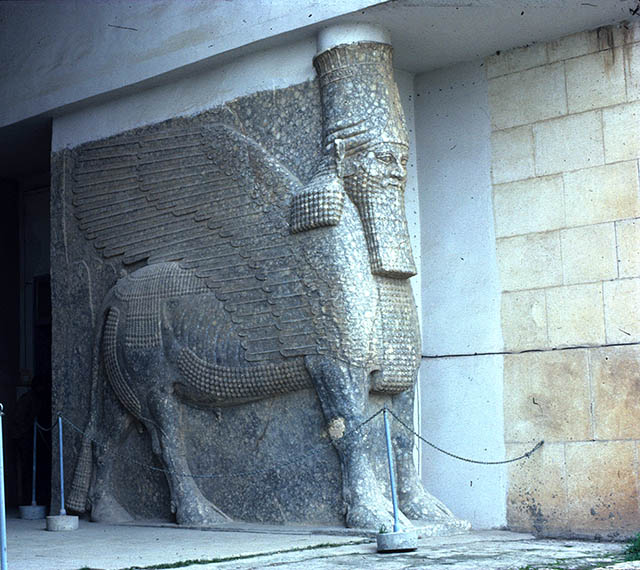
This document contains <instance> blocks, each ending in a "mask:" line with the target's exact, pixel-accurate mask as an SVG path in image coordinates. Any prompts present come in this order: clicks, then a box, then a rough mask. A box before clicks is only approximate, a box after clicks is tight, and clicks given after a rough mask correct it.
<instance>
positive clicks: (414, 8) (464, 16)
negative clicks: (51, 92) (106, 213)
mask: <svg viewBox="0 0 640 570" xmlns="http://www.w3.org/2000/svg"><path fill="white" fill-rule="evenodd" d="M261 1H262V0H261ZM264 1H267V0H264ZM269 1H272V0H269ZM278 1H281V0H278ZM291 2H292V6H293V5H295V4H294V3H293V0H291ZM308 3H309V2H307V4H308ZM311 3H312V4H313V2H311ZM346 4H347V5H350V6H351V9H353V6H354V4H360V5H362V4H365V5H366V4H367V2H355V1H351V2H346ZM347 9H349V8H347ZM636 13H637V14H639V15H640V0H547V1H543V0H389V1H387V2H381V3H376V2H371V3H370V6H369V7H368V8H363V9H359V10H357V11H355V12H351V13H348V14H344V15H342V16H338V17H335V18H331V19H329V20H327V19H325V20H321V21H316V22H314V23H313V24H311V25H308V26H302V27H298V28H296V29H293V30H291V31H289V32H287V33H282V34H279V35H277V36H274V37H271V38H267V39H265V40H262V41H257V42H255V43H252V44H248V45H245V46H244V47H242V48H239V49H232V50H230V51H229V52H227V53H220V54H219V55H218V56H217V57H215V58H212V59H211V60H208V61H202V62H201V63H202V64H206V65H211V64H214V65H219V64H221V63H223V62H224V61H225V60H228V59H230V58H233V57H237V56H238V55H241V54H242V53H247V52H251V51H257V50H261V49H265V48H266V47H269V46H271V45H275V44H279V43H284V42H288V41H291V40H292V39H300V38H303V37H310V36H311V35H314V34H316V33H317V31H318V30H319V29H320V28H321V27H323V26H327V25H330V24H333V23H353V22H368V23H373V24H378V25H381V26H383V27H385V28H387V29H388V30H389V32H390V33H391V38H392V42H393V45H394V49H395V65H396V66H397V67H398V68H400V69H404V70H406V71H409V72H412V73H420V72H424V71H429V70H432V69H436V68H440V67H446V66H448V65H451V64H454V63H457V62H462V61H469V60H473V59H477V58H481V57H485V56H488V55H491V54H493V53H495V52H496V51H498V50H502V51H504V50H508V49H510V48H513V47H518V46H524V45H528V44H531V43H534V42H545V41H550V40H554V39H557V38H560V37H563V36H566V35H569V34H572V33H575V32H579V31H583V30H591V29H595V28H598V27H600V26H605V25H609V24H618V23H620V22H623V21H630V22H633V21H634V20H637V19H638V17H639V16H638V15H636ZM188 67H189V66H187V67H185V68H184V69H185V70H186V69H187V68H188ZM179 72H180V70H176V73H179ZM167 79H169V77H168V76H165V80H167ZM105 96H106V97H108V96H109V94H106V95H105ZM112 96H115V93H112ZM50 125H51V123H50V115H49V114H43V115H40V116H38V117H33V119H30V120H25V121H21V122H20V123H17V124H15V126H14V127H5V128H3V129H0V176H3V177H14V176H17V175H18V174H20V173H23V172H33V171H36V170H45V169H46V168H47V167H48V158H49V156H48V155H49V148H50V137H51V126H50Z"/></svg>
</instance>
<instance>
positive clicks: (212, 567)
mask: <svg viewBox="0 0 640 570" xmlns="http://www.w3.org/2000/svg"><path fill="white" fill-rule="evenodd" d="M7 523H8V524H7V528H8V532H7V536H8V559H9V569H10V570H78V569H80V568H91V569H100V570H122V569H130V568H132V567H135V568H144V567H147V568H148V567H150V566H153V565H163V564H175V563H181V564H182V565H181V566H180V567H181V568H188V569H190V570H231V569H234V570H253V569H256V570H257V569H263V568H291V569H293V570H296V569H299V570H311V569H314V570H315V569H318V570H323V569H330V568H332V569H333V568H344V569H347V570H348V569H358V570H361V569H363V568H366V569H367V570H375V569H377V568H380V569H382V568H384V569H385V570H399V569H405V568H429V569H432V570H445V569H446V570H472V569H473V570H475V569H488V570H519V569H524V568H526V569H527V570H533V569H536V570H538V569H540V570H542V569H553V570H556V569H558V568H562V569H567V570H578V569H579V570H586V569H594V568H607V569H611V570H631V569H635V570H640V562H634V563H622V564H619V563H618V564H614V562H616V561H617V560H620V559H621V553H622V551H623V550H624V548H625V545H624V544H620V543H611V542H587V541H576V540H542V539H536V538H535V537H534V536H532V535H529V534H518V533H512V532H506V531H472V532H467V533H463V534H458V535H453V536H436V537H428V538H422V539H420V540H419V546H418V550H417V551H416V552H410V553H402V554H378V553H377V552H376V547H375V541H373V540H372V538H371V537H367V536H362V535H361V536H358V535H357V534H354V533H344V532H342V531H341V529H313V528H308V527H263V526H260V525H242V524H238V523H233V524H230V525H228V526H227V527H224V528H223V527H216V529H215V530H196V529H184V528H180V527H177V526H176V525H166V524H163V525H156V526H142V525H133V526H132V525H122V526H115V525H105V524H99V523H90V522H87V521H80V528H79V529H78V530H77V531H70V532H47V531H46V530H44V528H45V523H44V521H26V520H21V519H15V518H11V519H9V520H8V521H7ZM611 556H616V557H617V559H612V558H610V557H611ZM608 557H609V558H608ZM196 561H198V562H197V563H196Z"/></svg>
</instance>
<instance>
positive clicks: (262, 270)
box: [72, 124, 318, 361]
mask: <svg viewBox="0 0 640 570" xmlns="http://www.w3.org/2000/svg"><path fill="white" fill-rule="evenodd" d="M73 160H74V164H73V166H72V168H73V172H74V178H73V185H74V188H73V204H74V213H75V215H76V217H77V219H78V221H79V225H80V228H81V230H82V231H83V232H84V234H85V236H86V237H87V238H88V239H90V240H92V241H93V243H94V245H95V247H96V248H97V249H98V251H100V252H101V253H102V255H103V256H104V257H105V258H113V257H116V258H120V259H121V260H122V262H123V263H124V264H132V263H136V262H145V261H146V262H147V263H149V264H153V263H161V262H165V261H176V262H179V264H180V265H181V266H182V267H183V268H184V269H190V270H193V272H194V273H195V275H197V276H198V277H199V278H200V279H202V280H203V281H204V283H206V285H207V286H208V287H209V288H210V289H211V290H212V291H214V292H215V294H216V296H217V298H218V299H219V300H220V301H221V302H222V303H223V305H224V308H225V309H226V311H227V313H228V314H229V315H230V318H231V320H232V322H233V323H234V324H235V330H236V331H237V334H238V335H239V336H240V337H241V342H242V345H243V347H244V348H245V349H246V352H245V356H246V358H247V360H249V361H268V360H274V359H279V358H280V357H281V356H295V355H303V354H311V353H314V352H316V351H317V340H318V338H317V337H318V335H317V334H315V332H314V329H313V308H312V295H310V294H309V291H308V290H307V288H306V287H307V285H305V283H307V284H308V281H309V280H308V279H306V278H305V276H303V275H301V274H300V269H299V267H298V266H297V254H296V252H295V251H294V249H293V248H294V246H293V242H292V239H291V236H290V234H289V224H288V205H289V200H290V197H291V195H292V193H293V192H294V191H295V190H296V189H297V188H299V186H300V183H299V181H298V180H297V179H296V178H295V177H294V176H293V175H292V174H291V173H290V172H289V171H288V170H287V169H286V168H284V167H283V166H282V165H280V164H279V163H277V162H276V161H275V160H273V159H272V158H271V157H270V156H269V155H267V153H266V152H265V151H264V150H263V149H262V147H260V146H259V145H257V144H256V143H255V142H254V141H252V140H251V139H249V138H247V137H245V136H244V135H242V134H240V133H238V132H237V131H235V130H233V129H231V128H229V127H228V126H226V125H222V124H216V125H211V126H207V127H202V126H192V127H188V126H186V127H185V126H177V127H166V128H164V129H163V130H157V131H155V132H150V133H147V134H144V135H136V136H131V135H123V136H121V137H116V138H113V139H110V140H107V141H102V142H99V143H92V144H89V145H86V146H84V147H82V148H81V149H79V150H78V151H76V152H75V153H74V156H73Z"/></svg>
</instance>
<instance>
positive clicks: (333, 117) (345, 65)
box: [313, 42, 408, 156]
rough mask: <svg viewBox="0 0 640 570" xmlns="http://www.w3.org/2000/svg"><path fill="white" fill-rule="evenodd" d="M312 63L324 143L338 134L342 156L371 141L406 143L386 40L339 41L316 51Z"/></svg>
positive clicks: (332, 139)
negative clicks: (342, 43) (318, 85)
mask: <svg viewBox="0 0 640 570" xmlns="http://www.w3.org/2000/svg"><path fill="white" fill-rule="evenodd" d="M313 64H314V66H315V68H316V71H317V73H318V77H319V80H320V90H321V95H322V108H323V118H324V141H325V145H326V146H327V147H329V146H330V145H331V144H332V143H333V142H334V141H335V140H336V139H341V140H343V141H344V150H345V155H346V156H348V155H350V154H353V153H355V152H358V151H360V150H364V148H366V147H367V146H368V145H369V144H371V143H374V142H375V143H377V142H394V143H401V144H404V145H407V146H408V137H407V132H406V128H405V124H404V114H403V112H402V107H401V106H400V96H399V94H398V88H397V87H396V84H395V82H394V80H393V66H392V48H391V46H390V45H388V44H383V43H378V42H358V43H353V44H347V45H339V46H336V47H333V48H331V49H328V50H326V51H324V52H322V53H320V54H318V55H317V56H316V57H315V58H314V60H313Z"/></svg>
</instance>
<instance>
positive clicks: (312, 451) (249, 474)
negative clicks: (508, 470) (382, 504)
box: [36, 406, 544, 479]
mask: <svg viewBox="0 0 640 570" xmlns="http://www.w3.org/2000/svg"><path fill="white" fill-rule="evenodd" d="M385 409H386V410H387V411H388V412H389V414H390V415H391V416H392V417H393V419H394V420H395V421H397V422H398V423H399V424H400V425H401V426H402V427H403V428H404V429H405V430H407V431H408V432H409V433H411V434H412V435H414V436H415V437H417V438H418V439H419V440H421V441H423V442H424V443H426V444H427V445H429V446H430V447H432V448H433V449H435V450H437V451H439V452H440V453H444V454H445V455H448V456H449V457H453V458H454V459H458V460H460V461H466V462H467V463H476V464H480V465H502V464H505V463H513V462H515V461H520V460H522V459H527V458H528V457H530V456H531V455H532V454H533V453H534V452H535V451H537V450H538V449H539V448H540V447H541V446H542V444H543V443H544V441H540V442H539V443H538V444H537V445H536V446H535V447H534V448H533V449H531V450H530V451H528V452H527V453H524V454H523V455H520V456H519V457H514V458H512V459H507V460H504V461H480V460H476V459H469V458H466V457H462V456H460V455H456V454H454V453H451V452H449V451H446V450H444V449H442V448H441V447H438V446H437V445H435V444H434V443H431V442H430V441H428V440H427V439H425V438H424V437H422V436H421V435H420V434H419V433H417V432H416V431H414V430H413V429H412V428H411V427H409V426H408V425H407V424H406V423H405V422H403V421H402V420H401V419H400V418H399V417H398V416H397V415H396V414H395V413H394V412H393V411H392V410H390V409H389V408H387V407H386V406H385V407H383V408H380V409H379V410H378V411H377V412H375V413H374V414H372V415H371V416H369V417H368V418H367V419H366V420H364V421H363V422H362V423H361V424H359V425H358V426H357V427H355V428H354V429H352V430H350V431H349V432H347V433H345V435H344V436H343V437H342V438H340V441H345V440H348V439H350V438H353V437H355V436H356V435H357V434H358V433H359V432H360V431H362V430H363V429H364V428H366V431H367V432H368V431H369V430H370V429H371V425H369V424H370V423H371V422H372V421H373V420H374V419H375V418H377V417H378V416H379V415H380V414H382V413H383V412H384V410H385ZM60 417H61V418H62V420H63V421H64V422H65V423H66V424H68V425H69V426H71V428H72V429H74V430H75V431H76V432H78V433H79V434H81V435H83V436H85V435H86V432H85V431H84V430H82V429H81V428H80V427H78V426H77V425H76V424H74V423H73V422H72V421H71V420H70V419H68V418H66V417H64V416H62V415H61V416H60ZM56 423H57V421H56V422H54V423H53V425H52V426H51V427H50V428H46V427H44V426H41V425H40V424H39V423H38V422H36V425H37V427H38V428H39V429H40V430H43V431H50V430H51V429H53V427H55V425H56ZM89 440H90V441H91V442H92V443H94V444H96V445H97V446H98V447H100V448H102V449H103V450H105V453H107V454H109V455H113V456H116V457H120V458H122V459H124V460H125V461H128V462H129V463H133V464H134V465H137V466H139V467H143V468H145V469H148V470H150V471H155V472H160V473H165V474H174V475H176V476H178V477H191V478H193V479H219V478H222V477H256V476H260V475H266V474H268V473H273V472H274V471H275V470H277V469H280V468H286V467H289V466H291V465H299V464H300V462H301V461H303V460H307V459H309V458H310V457H313V456H314V455H317V454H318V453H320V452H321V451H323V450H325V449H328V448H329V447H331V446H333V443H334V442H332V441H328V442H326V443H323V444H320V445H318V446H316V447H315V448H313V449H310V450H308V451H307V452H305V453H303V454H302V455H300V456H298V457H296V458H295V459H291V460H290V461H286V462H284V463H281V464H279V465H278V466H277V467H269V468H264V469H254V470H251V471H236V472H234V473H200V474H194V473H180V472H176V471H172V470H170V469H165V468H163V467H156V466H155V465H149V464H148V463H143V462H141V461H138V460H137V459H134V458H133V457H130V456H129V455H126V454H123V453H119V452H117V451H114V450H113V449H109V446H107V445H106V444H105V443H103V442H101V441H99V440H97V439H95V438H89Z"/></svg>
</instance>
